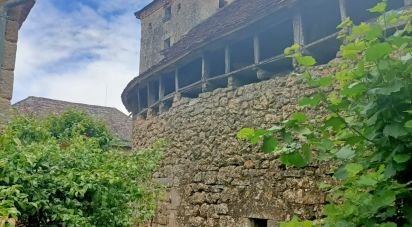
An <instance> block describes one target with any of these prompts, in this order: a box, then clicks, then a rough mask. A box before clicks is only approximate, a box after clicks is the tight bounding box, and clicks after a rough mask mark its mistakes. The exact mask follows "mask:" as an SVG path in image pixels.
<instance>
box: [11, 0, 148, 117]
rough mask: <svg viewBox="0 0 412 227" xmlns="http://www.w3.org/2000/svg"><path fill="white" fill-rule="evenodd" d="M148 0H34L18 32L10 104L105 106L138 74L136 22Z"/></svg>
mask: <svg viewBox="0 0 412 227" xmlns="http://www.w3.org/2000/svg"><path fill="white" fill-rule="evenodd" d="M150 1H151V0H37V2H36V5H35V6H34V7H33V9H32V11H31V12H30V15H29V17H28V18H27V20H26V22H25V23H24V24H23V27H22V28H21V29H20V33H19V41H18V50H17V59H16V69H15V81H14V94H13V100H12V102H13V103H15V102H17V101H20V100H22V99H25V98H26V97H28V96H39V97H46V98H51V99H58V100H64V101H69V102H78V103H85V104H92V105H101V106H110V107H115V108H118V109H119V110H121V111H123V112H126V109H125V107H124V106H123V104H122V102H121V98H120V95H121V93H122V91H123V89H124V88H125V87H126V85H127V83H128V82H129V81H130V80H132V79H133V78H134V77H135V76H137V74H138V72H139V49H140V48H139V46H140V23H139V20H138V19H136V17H135V16H134V12H136V11H137V10H139V9H141V8H142V7H144V6H145V5H147V4H148V3H149V2H150Z"/></svg>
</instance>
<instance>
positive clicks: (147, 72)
mask: <svg viewBox="0 0 412 227" xmlns="http://www.w3.org/2000/svg"><path fill="white" fill-rule="evenodd" d="M377 2H379V0H311V1H308V0H233V1H220V0H207V1H206V0H154V1H152V3H150V4H149V5H148V6H146V7H145V8H144V9H142V10H140V11H139V12H137V13H136V15H137V17H138V18H139V19H140V20H141V22H142V47H141V62H140V65H141V67H140V74H139V75H138V76H137V77H136V78H134V79H133V80H132V81H131V82H130V83H129V84H128V85H127V87H126V88H125V90H124V91H123V94H122V100H123V103H124V105H125V106H126V108H127V109H128V110H129V111H130V112H131V113H132V114H133V116H134V128H133V140H134V146H135V147H138V148H139V147H144V146H148V145H150V144H151V143H152V142H154V141H155V140H156V139H157V138H166V139H168V140H169V141H170V147H169V149H168V151H167V153H166V156H165V158H164V160H163V161H162V164H161V168H160V169H159V171H158V172H157V173H155V174H154V178H155V179H157V180H158V181H159V182H161V183H163V184H165V185H166V186H167V189H168V190H167V194H166V197H165V198H164V200H162V201H161V202H160V204H159V207H158V211H157V213H156V217H155V218H154V219H153V221H152V223H151V225H152V226H177V227H181V226H222V227H232V226H233V227H235V226H236V227H238V226H242V227H243V226H245V227H252V226H258V227H261V226H271V227H273V226H277V223H279V221H282V220H285V219H289V218H291V217H292V216H293V215H298V216H300V217H303V218H307V219H317V218H320V217H321V208H322V205H323V204H324V203H325V198H324V197H325V195H324V193H323V192H322V191H321V190H320V189H319V188H318V186H317V185H318V183H320V182H328V181H330V180H331V179H330V178H329V177H328V175H327V173H328V168H327V166H319V165H313V166H310V167H307V168H305V169H294V168H285V166H283V165H281V163H280V161H279V160H278V159H277V156H276V155H274V154H273V155H265V154H261V153H260V152H259V151H258V148H256V147H254V146H249V145H248V144H247V143H243V142H242V141H238V140H237V139H236V138H235V135H236V133H237V132H238V130H240V129H241V128H243V127H270V126H271V125H273V124H274V123H276V122H282V121H283V120H285V119H287V118H288V117H289V116H290V114H291V113H293V112H294V111H295V110H296V109H297V108H298V107H297V105H296V100H298V99H299V98H300V97H303V96H305V95H308V94H311V92H313V91H312V90H311V89H310V88H307V87H305V86H304V84H302V83H301V81H300V79H299V78H298V77H296V76H294V71H295V65H294V62H293V61H292V60H291V59H288V58H285V56H284V55H283V50H284V49H285V48H287V47H289V46H291V45H292V44H294V43H297V44H300V45H301V47H302V48H303V51H304V52H306V53H308V54H310V55H312V56H314V57H315V58H316V59H317V62H318V63H319V66H317V67H316V70H314V73H316V74H319V75H323V74H329V73H333V70H334V69H333V67H332V66H329V65H324V64H326V63H328V62H330V61H331V60H333V59H334V58H336V55H337V52H338V50H339V46H340V41H339V40H337V34H338V31H337V30H336V27H337V25H338V24H340V23H341V21H343V20H344V19H345V18H347V17H350V18H351V19H352V20H353V21H354V22H355V23H360V22H361V21H366V20H372V19H373V18H374V16H375V15H374V14H373V13H370V12H368V11H367V9H368V8H371V7H372V6H374V5H375V4H376V3H377ZM388 3H389V5H388V6H389V7H388V10H391V9H398V8H402V7H409V5H410V4H411V1H409V0H389V1H388Z"/></svg>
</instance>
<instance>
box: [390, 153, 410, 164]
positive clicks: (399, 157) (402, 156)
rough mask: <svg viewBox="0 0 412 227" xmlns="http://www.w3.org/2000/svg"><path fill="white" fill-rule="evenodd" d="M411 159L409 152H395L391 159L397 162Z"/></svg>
mask: <svg viewBox="0 0 412 227" xmlns="http://www.w3.org/2000/svg"><path fill="white" fill-rule="evenodd" d="M410 159H411V155H410V154H397V155H395V156H393V160H394V161H395V162H397V163H405V162H407V161H409V160H410Z"/></svg>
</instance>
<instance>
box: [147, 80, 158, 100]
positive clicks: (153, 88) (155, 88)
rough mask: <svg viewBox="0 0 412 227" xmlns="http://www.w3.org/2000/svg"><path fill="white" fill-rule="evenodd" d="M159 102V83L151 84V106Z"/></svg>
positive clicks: (151, 82) (153, 82)
mask: <svg viewBox="0 0 412 227" xmlns="http://www.w3.org/2000/svg"><path fill="white" fill-rule="evenodd" d="M158 101H159V81H150V82H149V106H151V105H153V104H155V103H156V102H158Z"/></svg>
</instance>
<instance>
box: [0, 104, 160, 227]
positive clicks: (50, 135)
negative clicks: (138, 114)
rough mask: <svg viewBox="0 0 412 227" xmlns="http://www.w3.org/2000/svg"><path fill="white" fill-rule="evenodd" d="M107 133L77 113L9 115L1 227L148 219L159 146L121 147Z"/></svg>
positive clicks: (2, 140)
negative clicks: (11, 118)
mask: <svg viewBox="0 0 412 227" xmlns="http://www.w3.org/2000/svg"><path fill="white" fill-rule="evenodd" d="M111 138H112V136H111V135H110V133H109V132H108V130H107V129H106V127H105V126H104V125H103V124H102V123H100V122H98V121H96V120H94V119H93V118H92V117H90V116H88V115H86V114H84V113H81V112H77V111H69V112H66V113H64V114H62V115H60V116H51V117H48V118H45V119H34V118H30V117H29V118H26V117H18V118H17V119H15V120H14V121H12V122H11V123H10V124H9V125H8V126H7V128H6V129H5V130H4V131H2V134H1V135H0V226H15V225H17V226H132V225H134V224H138V223H141V222H143V221H145V220H147V219H148V218H150V217H152V215H153V214H154V208H155V203H156V199H157V196H158V193H159V191H160V188H159V187H158V186H156V185H155V184H153V183H152V182H151V174H152V171H153V170H154V169H155V168H156V167H157V163H158V161H159V160H160V158H161V156H162V155H161V153H162V152H161V150H162V144H161V143H159V144H156V145H155V146H154V147H153V148H151V149H147V150H143V151H139V152H137V151H130V152H122V151H117V150H114V149H113V148H110V147H109V146H108V145H109V144H110V141H111Z"/></svg>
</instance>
